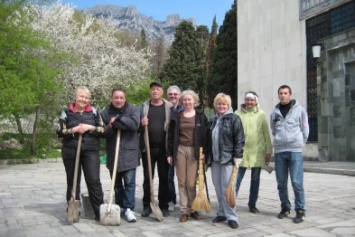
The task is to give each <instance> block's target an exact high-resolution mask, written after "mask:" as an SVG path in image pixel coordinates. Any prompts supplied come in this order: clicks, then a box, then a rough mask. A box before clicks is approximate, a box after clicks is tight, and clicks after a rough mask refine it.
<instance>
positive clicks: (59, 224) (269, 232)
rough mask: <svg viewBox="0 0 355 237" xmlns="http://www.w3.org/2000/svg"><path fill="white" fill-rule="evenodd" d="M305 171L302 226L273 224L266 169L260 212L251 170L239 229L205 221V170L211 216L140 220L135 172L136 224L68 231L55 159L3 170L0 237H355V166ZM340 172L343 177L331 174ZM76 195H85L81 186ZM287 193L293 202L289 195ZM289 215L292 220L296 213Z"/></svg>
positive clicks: (270, 177) (271, 181)
mask: <svg viewBox="0 0 355 237" xmlns="http://www.w3.org/2000/svg"><path fill="white" fill-rule="evenodd" d="M101 168H102V169H101V172H102V183H103V188H104V190H105V198H106V197H107V196H108V190H109V185H110V180H109V174H108V171H107V169H106V168H105V166H104V165H102V166H101ZM305 170H306V171H312V172H306V173H305V189H306V207H307V216H306V220H305V221H304V222H303V223H300V224H294V223H293V222H292V219H291V218H290V219H283V220H279V219H277V218H276V215H277V214H278V212H279V211H280V207H279V206H280V204H279V200H278V195H277V189H276V182H275V175H274V173H272V174H268V173H267V172H266V171H262V174H261V179H262V182H261V186H260V193H259V196H260V197H259V201H258V203H257V207H258V208H259V210H260V214H258V215H255V214H252V213H249V211H248V208H247V202H248V190H249V179H250V172H247V173H246V176H245V178H244V180H243V183H242V187H241V190H240V195H239V197H238V200H237V202H238V207H237V212H238V215H239V217H240V219H239V226H240V227H239V228H238V229H236V230H233V229H231V228H229V227H228V226H227V224H226V223H219V224H212V222H211V221H212V219H213V217H215V210H216V205H217V201H216V196H215V192H214V188H213V185H212V181H211V177H210V171H208V172H207V180H208V185H209V193H210V197H211V204H212V207H213V210H212V212H210V213H202V216H203V219H202V220H201V221H196V220H190V219H189V221H188V222H186V223H179V220H178V218H179V216H180V213H179V211H175V212H171V216H170V217H166V218H165V219H164V221H163V222H158V221H157V220H156V219H155V218H154V216H152V217H148V218H142V217H140V214H139V213H140V212H141V211H142V204H141V198H142V185H141V184H142V170H141V167H140V168H139V169H138V172H137V191H136V212H137V215H136V216H137V217H138V221H137V222H136V223H128V222H126V221H125V220H122V223H121V225H120V226H114V227H105V226H101V225H100V224H99V223H98V222H96V221H94V220H93V219H90V218H85V217H82V218H81V220H80V222H79V223H75V224H74V225H69V224H67V221H66V212H65V209H66V202H65V201H64V199H65V173H64V167H63V164H62V163H61V160H60V159H58V160H57V162H54V163H39V164H31V165H14V166H8V165H1V166H0V181H1V182H0V236H4V237H17V236H21V237H23V236H24V237H41V236H46V237H52V236H83V237H89V236H90V237H91V236H93V237H94V236H99V237H106V236H107V237H109V236H149V237H158V236H214V237H215V236H216V237H218V236H250V237H252V236H253V237H254V236H274V237H286V236H322V237H324V236H325V237H326V236H355V176H351V175H354V174H355V163H339V162H325V163H320V162H306V164H305ZM314 172H318V173H314ZM324 173H325V174H324ZM339 173H340V174H348V175H334V174H339ZM156 186H157V185H155V187H156ZM82 190H84V191H85V190H86V187H85V185H84V183H82ZM290 195H291V197H292V199H293V194H292V191H290ZM83 212H84V211H83V210H82V213H83ZM82 216H83V214H82ZM291 216H292V217H293V216H294V212H292V213H291Z"/></svg>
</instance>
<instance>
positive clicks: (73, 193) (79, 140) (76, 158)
mask: <svg viewBox="0 0 355 237" xmlns="http://www.w3.org/2000/svg"><path fill="white" fill-rule="evenodd" d="M82 140H83V134H79V139H78V147H77V148H76V156H75V167H74V180H73V189H72V193H71V196H72V198H73V200H75V198H76V185H77V182H78V173H79V163H80V151H81V143H82Z"/></svg>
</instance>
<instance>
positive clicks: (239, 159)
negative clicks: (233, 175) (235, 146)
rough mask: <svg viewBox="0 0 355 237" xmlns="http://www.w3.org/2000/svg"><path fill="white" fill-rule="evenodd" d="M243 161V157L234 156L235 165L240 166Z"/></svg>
mask: <svg viewBox="0 0 355 237" xmlns="http://www.w3.org/2000/svg"><path fill="white" fill-rule="evenodd" d="M241 162H242V158H237V157H234V165H235V166H236V167H237V168H238V167H239V165H240V163H241Z"/></svg>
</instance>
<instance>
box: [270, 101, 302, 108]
mask: <svg viewBox="0 0 355 237" xmlns="http://www.w3.org/2000/svg"><path fill="white" fill-rule="evenodd" d="M290 102H291V108H292V107H294V106H299V105H300V104H299V103H298V102H297V101H296V100H295V99H292V100H290ZM280 105H281V103H278V104H277V105H276V106H275V107H276V108H278V109H279V108H280Z"/></svg>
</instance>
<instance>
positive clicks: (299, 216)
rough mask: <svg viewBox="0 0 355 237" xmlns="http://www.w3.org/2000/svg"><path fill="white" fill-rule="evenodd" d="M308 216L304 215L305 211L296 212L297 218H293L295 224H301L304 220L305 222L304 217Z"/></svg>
mask: <svg viewBox="0 0 355 237" xmlns="http://www.w3.org/2000/svg"><path fill="white" fill-rule="evenodd" d="M305 216H306V215H305V213H304V211H303V210H298V211H297V212H296V216H295V218H293V222H294V223H297V224H298V223H301V222H302V221H303V220H304V217H305Z"/></svg>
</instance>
